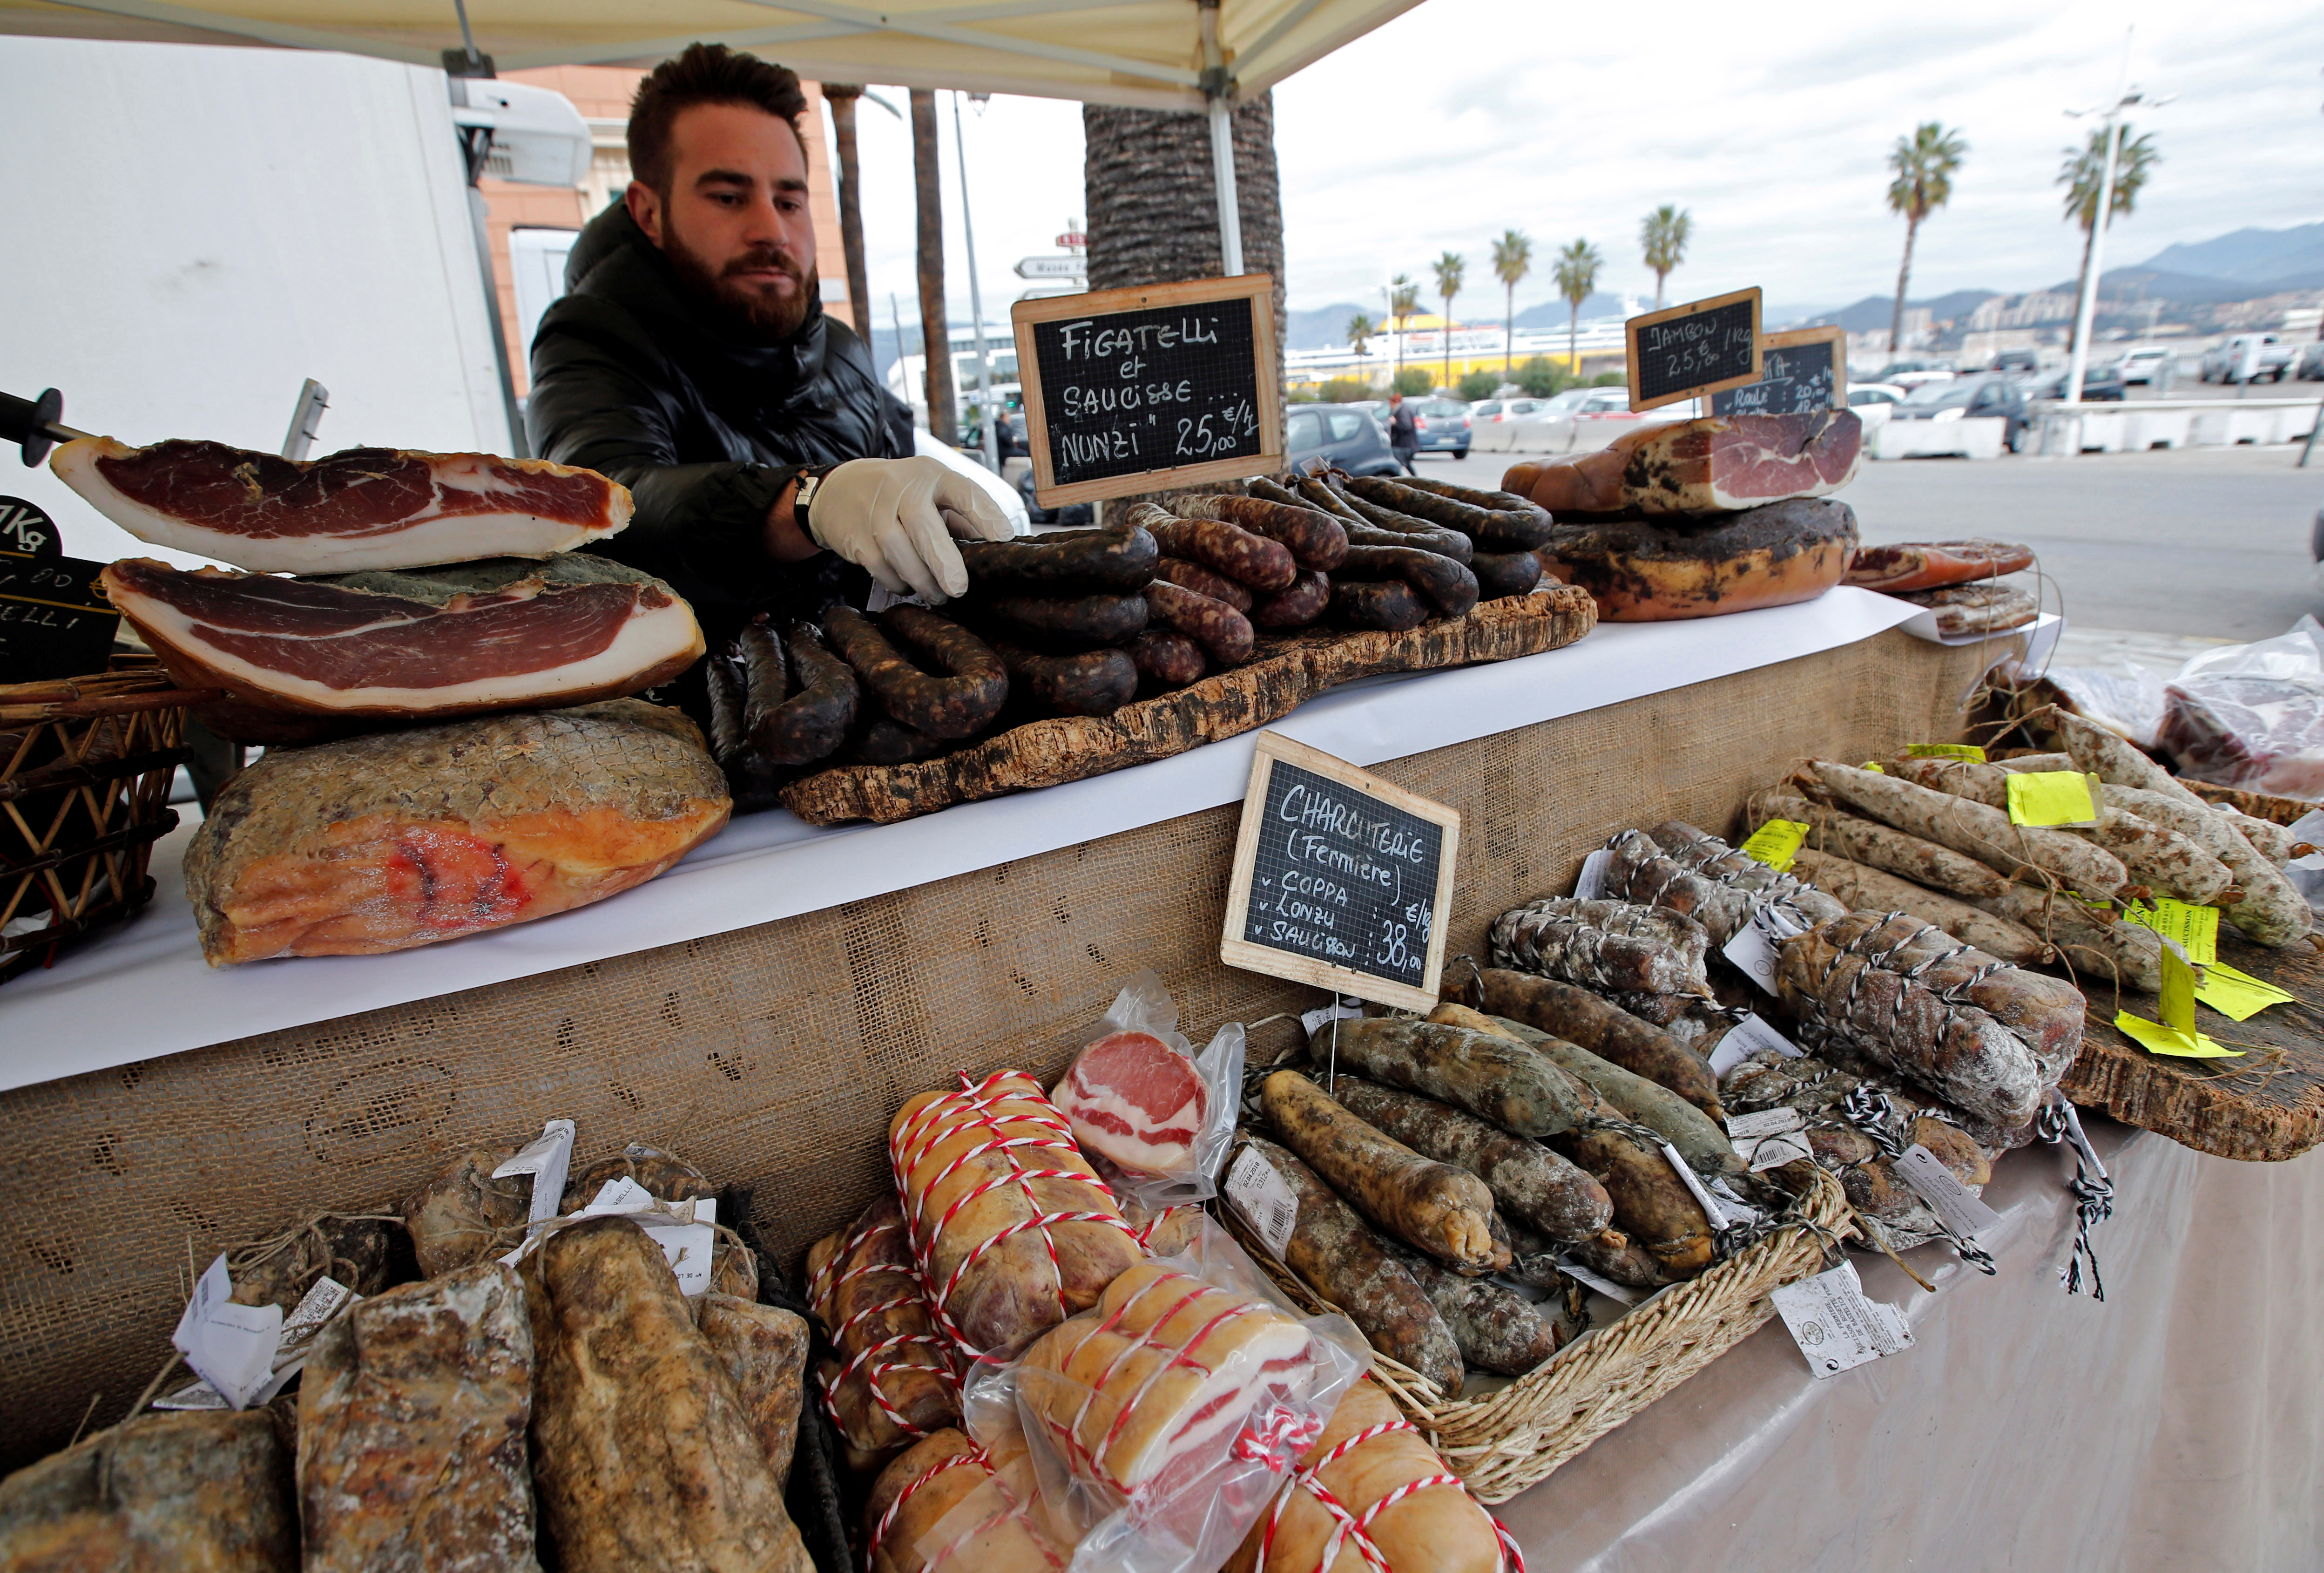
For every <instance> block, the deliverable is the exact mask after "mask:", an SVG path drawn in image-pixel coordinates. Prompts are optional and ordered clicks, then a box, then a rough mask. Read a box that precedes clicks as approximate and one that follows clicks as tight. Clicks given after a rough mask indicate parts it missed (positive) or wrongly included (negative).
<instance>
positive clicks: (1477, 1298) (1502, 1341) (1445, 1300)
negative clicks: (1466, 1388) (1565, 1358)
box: [1399, 1251, 1557, 1376]
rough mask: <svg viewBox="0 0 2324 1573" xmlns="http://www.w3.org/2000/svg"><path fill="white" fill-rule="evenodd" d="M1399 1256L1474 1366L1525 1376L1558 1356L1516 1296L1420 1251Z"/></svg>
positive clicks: (1526, 1303) (1553, 1339)
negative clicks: (1460, 1271)
mask: <svg viewBox="0 0 2324 1573" xmlns="http://www.w3.org/2000/svg"><path fill="white" fill-rule="evenodd" d="M1399 1254H1400V1255H1401V1256H1402V1257H1403V1258H1404V1263H1405V1266H1406V1268H1407V1269H1408V1270H1409V1271H1410V1272H1411V1273H1412V1276H1413V1279H1414V1281H1415V1282H1417V1283H1418V1284H1419V1285H1420V1291H1421V1292H1422V1293H1423V1294H1425V1295H1426V1296H1427V1297H1428V1303H1429V1304H1431V1305H1433V1306H1434V1307H1435V1308H1436V1314H1437V1315H1438V1316H1440V1317H1443V1319H1444V1325H1445V1326H1446V1327H1447V1328H1451V1329H1452V1342H1453V1343H1454V1344H1456V1345H1458V1346H1460V1350H1461V1358H1462V1360H1463V1361H1465V1362H1466V1363H1468V1364H1469V1365H1472V1366H1474V1367H1476V1368H1477V1369H1478V1370H1480V1371H1489V1372H1491V1373H1493V1374H1495V1375H1496V1376H1523V1375H1524V1374H1526V1372H1528V1371H1530V1370H1532V1369H1533V1368H1534V1367H1535V1366H1536V1365H1540V1364H1541V1363H1542V1362H1543V1361H1545V1360H1546V1359H1548V1358H1549V1357H1550V1356H1552V1355H1554V1354H1555V1353H1557V1336H1556V1334H1555V1332H1554V1330H1553V1329H1552V1328H1550V1326H1549V1324H1548V1323H1546V1322H1545V1321H1543V1320H1542V1319H1541V1313H1540V1312H1539V1311H1537V1310H1535V1309H1534V1307H1533V1302H1532V1301H1531V1300H1527V1299H1526V1297H1525V1296H1523V1295H1521V1294H1519V1293H1518V1292H1517V1291H1515V1290H1513V1289H1505V1288H1503V1287H1502V1286H1501V1285H1500V1284H1498V1283H1495V1282H1492V1281H1491V1280H1490V1279H1486V1278H1463V1277H1462V1276H1461V1275H1460V1274H1459V1273H1457V1272H1446V1271H1445V1270H1444V1269H1443V1266H1442V1265H1440V1264H1439V1263H1434V1262H1432V1261H1430V1260H1429V1259H1428V1258H1427V1257H1425V1256H1424V1255H1422V1254H1420V1253H1419V1252H1417V1251H1406V1252H1402V1253H1399Z"/></svg>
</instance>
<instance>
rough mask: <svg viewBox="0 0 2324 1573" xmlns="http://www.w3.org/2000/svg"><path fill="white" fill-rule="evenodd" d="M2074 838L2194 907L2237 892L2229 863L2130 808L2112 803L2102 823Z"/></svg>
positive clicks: (2161, 891)
mask: <svg viewBox="0 0 2324 1573" xmlns="http://www.w3.org/2000/svg"><path fill="white" fill-rule="evenodd" d="M2074 834H2076V835H2078V836H2080V837H2084V838H2085V839H2087V840H2089V841H2090V842H2091V843H2093V844H2094V845H2097V846H2099V847H2105V848H2106V849H2107V851H2108V852H2111V853H2113V854H2114V855H2115V856H2116V857H2119V858H2121V859H2122V865H2123V867H2125V868H2126V869H2128V870H2129V871H2130V876H2131V878H2133V879H2135V880H2137V881H2138V882H2139V883H2140V884H2144V885H2146V886H2148V887H2149V888H2151V889H2152V890H2153V892H2154V893H2156V894H2158V895H2166V896H2173V897H2176V898H2177V899H2178V900H2180V901H2182V902H2186V903H2187V904H2188V905H2190V906H2196V907H2208V906H2210V905H2212V904H2213V903H2215V902H2218V901H2220V900H2221V899H2223V898H2224V897H2226V896H2227V893H2228V892H2229V891H2231V890H2232V889H2234V888H2235V883H2236V876H2235V875H2234V874H2230V873H2229V872H2228V871H2227V865H2226V864H2224V863H2222V862H2220V861H2219V860H2218V858H2216V857H2214V856H2211V855H2210V854H2209V853H2208V852H2206V851H2204V850H2203V849H2202V848H2201V847H2199V846H2197V845H2196V844H2195V843H2194V842H2193V841H2191V840H2190V839H2189V838H2188V837H2184V836H2181V834H2179V832H2178V831H2176V830H2172V829H2169V828H2165V827H2163V826H2161V825H2156V824H2153V823H2151V822H2149V821H2148V820H2146V819H2142V818H2141V817H2140V816H2138V815H2136V814H2134V813H2132V812H2131V811H2130V810H2127V809H2118V808H2116V807H2115V806H2114V805H2113V804H2112V803H2108V804H2107V805H2106V807H2105V809H2104V810H2102V811H2101V812H2100V814H2099V816H2098V823H2097V824H2095V825H2092V826H2090V827H2089V828H2082V829H2077V830H2076V831H2075V832H2074Z"/></svg>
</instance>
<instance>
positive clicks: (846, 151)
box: [823, 82, 904, 355]
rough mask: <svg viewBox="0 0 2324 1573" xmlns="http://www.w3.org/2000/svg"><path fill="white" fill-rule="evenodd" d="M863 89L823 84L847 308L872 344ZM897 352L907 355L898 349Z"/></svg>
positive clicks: (866, 341) (828, 83)
mask: <svg viewBox="0 0 2324 1573" xmlns="http://www.w3.org/2000/svg"><path fill="white" fill-rule="evenodd" d="M861 97H863V89H862V87H861V86H849V85H847V84H844V83H840V82H825V84H824V85H823V101H824V102H825V104H828V105H830V106H831V149H832V152H834V153H836V154H838V155H839V189H838V190H837V191H835V193H834V195H835V196H836V197H837V198H838V199H839V245H840V249H841V250H842V251H843V252H844V254H846V257H847V307H848V310H849V311H850V312H852V313H853V316H854V318H855V331H856V332H857V333H859V334H861V335H862V338H863V342H864V343H865V344H867V345H868V344H870V343H871V278H870V273H869V272H868V271H867V269H866V267H865V265H864V260H863V200H862V164H861V162H860V161H858V159H857V158H856V156H855V101H856V100H857V99H858V98H861ZM896 353H897V354H898V355H901V354H903V353H904V350H903V347H902V346H901V345H899V346H897V347H896Z"/></svg>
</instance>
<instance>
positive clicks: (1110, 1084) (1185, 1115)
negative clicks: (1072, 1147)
mask: <svg viewBox="0 0 2324 1573" xmlns="http://www.w3.org/2000/svg"><path fill="white" fill-rule="evenodd" d="M1056 1105H1057V1108H1058V1110H1059V1111H1060V1112H1061V1113H1063V1114H1064V1115H1065V1118H1066V1119H1067V1120H1069V1121H1071V1122H1072V1124H1073V1127H1074V1141H1076V1142H1078V1143H1081V1147H1082V1151H1083V1152H1096V1153H1099V1154H1101V1155H1102V1156H1103V1157H1104V1158H1105V1159H1106V1160H1107V1161H1110V1162H1111V1163H1113V1164H1115V1165H1117V1166H1118V1167H1120V1168H1121V1169H1124V1170H1129V1171H1130V1173H1132V1174H1172V1173H1176V1172H1177V1171H1179V1170H1184V1169H1185V1167H1186V1166H1187V1164H1188V1163H1189V1162H1190V1161H1192V1160H1193V1158H1194V1138H1195V1136H1196V1135H1198V1134H1199V1133H1201V1131H1202V1129H1203V1116H1204V1115H1206V1114H1207V1113H1208V1112H1209V1109H1210V1089H1209V1088H1207V1087H1204V1086H1203V1078H1202V1077H1201V1076H1200V1075H1199V1074H1197V1073H1196V1071H1195V1069H1194V1061H1193V1060H1191V1059H1187V1058H1186V1057H1185V1055H1184V1054H1181V1053H1179V1052H1178V1051H1177V1050H1175V1049H1173V1048H1171V1047H1170V1045H1168V1044H1167V1043H1165V1042H1164V1041H1162V1040H1161V1039H1159V1038H1157V1037H1156V1036H1154V1035H1153V1034H1152V1033H1151V1032H1109V1033H1107V1034H1106V1035H1105V1036H1104V1037H1102V1038H1100V1039H1099V1040H1098V1041H1096V1042H1094V1043H1092V1044H1091V1045H1090V1046H1089V1047H1088V1048H1086V1049H1084V1050H1082V1051H1081V1052H1080V1053H1079V1054H1078V1055H1075V1056H1074V1063H1073V1068H1072V1069H1069V1070H1067V1071H1066V1072H1065V1079H1064V1080H1063V1081H1061V1082H1059V1083H1058V1084H1057V1090H1056Z"/></svg>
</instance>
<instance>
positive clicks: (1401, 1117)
mask: <svg viewBox="0 0 2324 1573" xmlns="http://www.w3.org/2000/svg"><path fill="white" fill-rule="evenodd" d="M1332 1096H1334V1097H1336V1098H1338V1099H1339V1100H1340V1102H1341V1103H1342V1104H1343V1105H1345V1106H1347V1109H1348V1112H1349V1113H1350V1114H1352V1115H1355V1116H1356V1117H1357V1118H1358V1119H1360V1120H1362V1121H1363V1122H1364V1123H1365V1124H1369V1125H1370V1126H1371V1127H1372V1128H1373V1129H1375V1130H1378V1131H1381V1132H1384V1133H1387V1134H1388V1135H1390V1136H1393V1137H1395V1138H1396V1139H1397V1141H1399V1142H1401V1143H1404V1144H1405V1145H1406V1146H1407V1147H1409V1148H1411V1149H1412V1150H1413V1151H1414V1152H1419V1153H1422V1154H1424V1155H1425V1156H1426V1157H1430V1158H1434V1159H1435V1160H1436V1161H1438V1162H1440V1163H1454V1164H1458V1165H1459V1166H1460V1167H1462V1168H1463V1169H1465V1170H1468V1171H1469V1172H1470V1173H1471V1174H1473V1175H1475V1176H1476V1177H1477V1178H1478V1179H1480V1180H1483V1181H1484V1182H1485V1184H1486V1185H1487V1186H1488V1187H1489V1188H1490V1189H1491V1190H1492V1193H1493V1199H1494V1201H1495V1202H1497V1203H1499V1207H1500V1209H1501V1210H1502V1211H1503V1212H1505V1213H1506V1214H1508V1217H1511V1218H1514V1219H1517V1220H1518V1221H1519V1222H1522V1223H1525V1224H1529V1225H1531V1226H1533V1227H1534V1228H1535V1229H1538V1230H1540V1231H1541V1233H1543V1234H1544V1235H1547V1236H1548V1237H1549V1238H1551V1239H1553V1240H1586V1239H1588V1238H1589V1237H1590V1236H1591V1235H1595V1234H1597V1233H1598V1232H1599V1231H1600V1230H1601V1229H1603V1228H1605V1226H1607V1225H1608V1224H1609V1223H1610V1222H1612V1221H1613V1217H1614V1204H1613V1203H1612V1202H1611V1201H1609V1200H1608V1199H1607V1197H1606V1190H1605V1188H1604V1187H1603V1186H1601V1185H1600V1184H1599V1183H1598V1182H1597V1181H1596V1180H1592V1179H1591V1178H1590V1177H1589V1176H1588V1175H1586V1174H1584V1173H1582V1170H1579V1169H1576V1168H1574V1167H1573V1165H1572V1164H1571V1163H1568V1162H1567V1161H1565V1160H1564V1159H1563V1158H1560V1157H1559V1156H1558V1155H1557V1154H1556V1153H1554V1152H1551V1151H1550V1150H1549V1149H1548V1148H1546V1147H1545V1146H1543V1145H1542V1144H1541V1143H1538V1142H1528V1141H1526V1139H1525V1138H1524V1137H1522V1136H1512V1135H1510V1134H1509V1133H1508V1132H1507V1131H1504V1130H1502V1129H1501V1128H1500V1127H1499V1126H1498V1125H1495V1124H1491V1123H1489V1121H1485V1120H1480V1119H1479V1118H1478V1117H1477V1116H1476V1115H1471V1114H1465V1113H1463V1112H1462V1111H1461V1110H1459V1109H1456V1108H1453V1107H1452V1106H1449V1105H1446V1104H1441V1103H1438V1102H1437V1101H1436V1100H1434V1098H1425V1097H1422V1096H1420V1095H1419V1094H1417V1093H1410V1092H1404V1091H1401V1090H1399V1089H1397V1088H1396V1087H1382V1086H1381V1085H1379V1083H1378V1082H1373V1081H1367V1080H1365V1079H1364V1078H1362V1077H1360V1076H1342V1077H1339V1078H1335V1079H1334V1080H1333V1084H1332Z"/></svg>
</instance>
